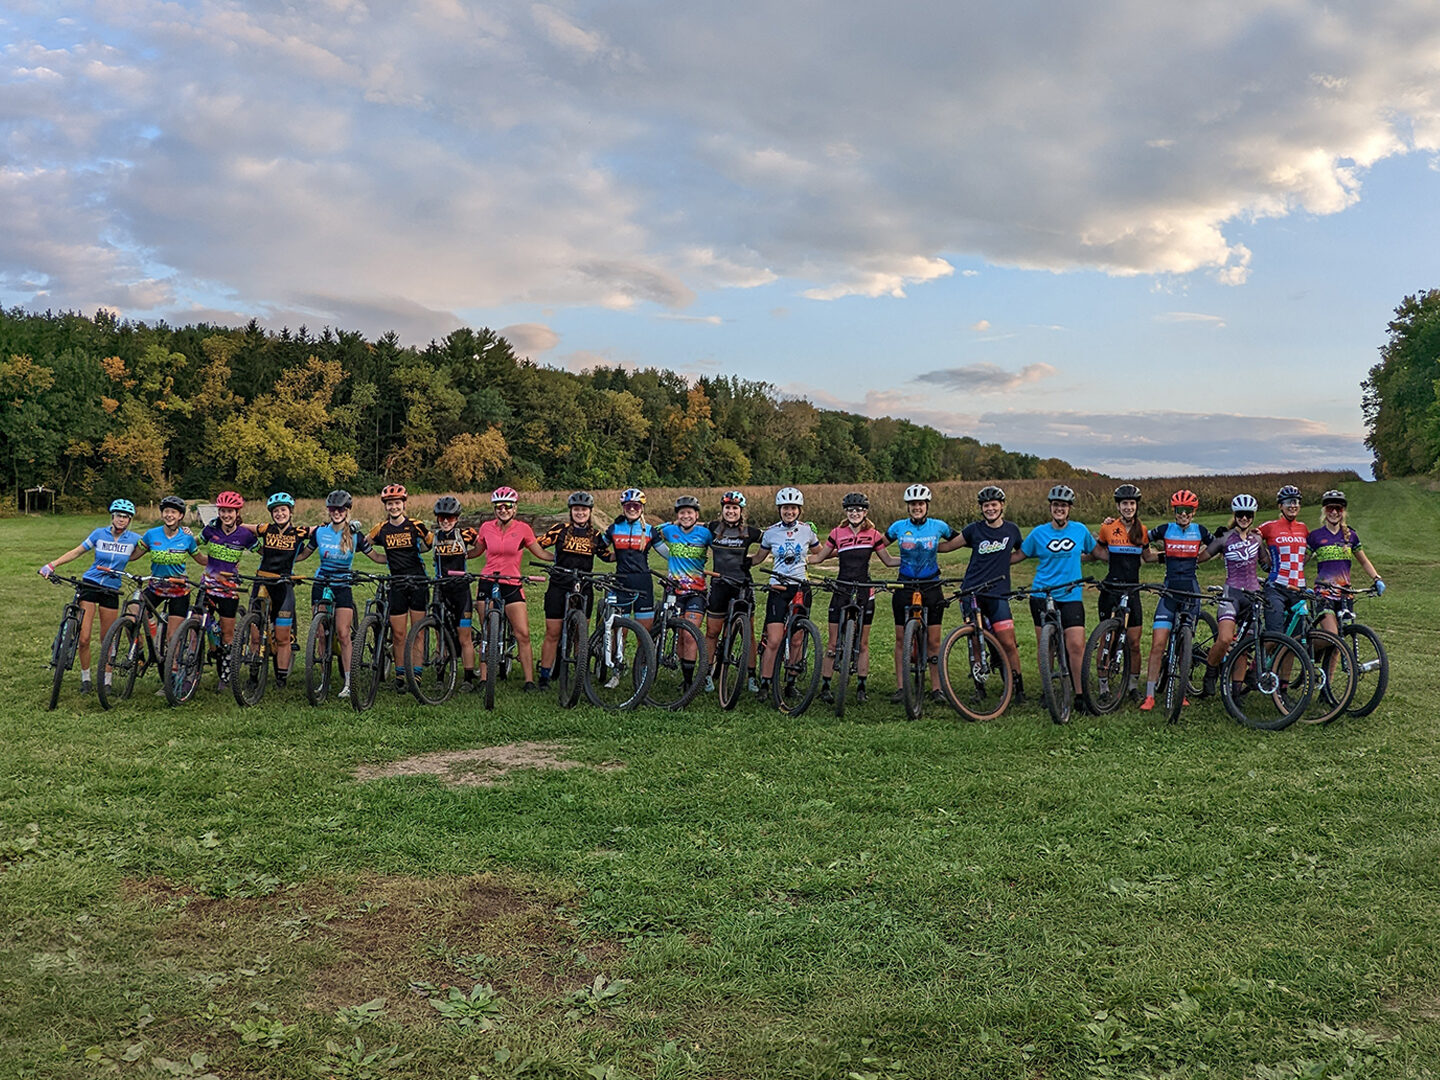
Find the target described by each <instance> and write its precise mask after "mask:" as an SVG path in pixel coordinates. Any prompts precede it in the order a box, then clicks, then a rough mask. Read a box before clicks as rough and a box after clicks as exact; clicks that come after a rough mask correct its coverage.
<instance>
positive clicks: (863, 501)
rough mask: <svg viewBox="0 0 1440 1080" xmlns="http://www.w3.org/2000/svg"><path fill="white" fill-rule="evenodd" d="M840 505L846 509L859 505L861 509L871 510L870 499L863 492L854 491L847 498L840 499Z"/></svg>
mask: <svg viewBox="0 0 1440 1080" xmlns="http://www.w3.org/2000/svg"><path fill="white" fill-rule="evenodd" d="M840 505H841V507H842V508H844V509H846V510H849V509H851V508H853V507H857V506H858V507H859V508H860V509H861V510H869V509H870V500H869V499H867V498H866V497H865V496H864V495H863V494H862V493H861V492H858V491H852V492H850V494H849V495H846V496H845V498H843V499H841V500H840Z"/></svg>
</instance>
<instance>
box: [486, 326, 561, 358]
mask: <svg viewBox="0 0 1440 1080" xmlns="http://www.w3.org/2000/svg"><path fill="white" fill-rule="evenodd" d="M499 333H500V336H501V337H503V338H504V339H505V340H506V341H508V342H510V345H511V347H512V348H514V350H515V351H516V352H518V353H520V354H521V355H522V356H534V355H535V354H536V353H542V352H549V351H550V350H551V349H553V348H555V346H556V345H559V344H560V335H559V334H557V333H556V332H555V331H554V330H552V329H550V327H548V326H544V325H542V324H540V323H515V324H514V325H513V326H507V327H505V328H504V329H502V330H501V331H500V332H499Z"/></svg>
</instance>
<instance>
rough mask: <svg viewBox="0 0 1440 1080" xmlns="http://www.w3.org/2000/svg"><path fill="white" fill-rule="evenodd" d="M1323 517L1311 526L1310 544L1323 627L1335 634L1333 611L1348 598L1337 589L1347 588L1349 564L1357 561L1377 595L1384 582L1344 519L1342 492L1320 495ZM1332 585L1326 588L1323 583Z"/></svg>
mask: <svg viewBox="0 0 1440 1080" xmlns="http://www.w3.org/2000/svg"><path fill="white" fill-rule="evenodd" d="M1320 505H1321V508H1322V513H1323V514H1324V520H1323V521H1322V523H1321V525H1320V527H1319V528H1318V529H1312V530H1311V531H1310V536H1309V540H1308V543H1309V547H1310V550H1311V551H1312V552H1313V553H1314V560H1313V561H1314V562H1315V564H1316V565H1315V591H1316V592H1318V593H1319V594H1320V595H1321V596H1322V597H1324V599H1322V600H1321V601H1320V604H1321V611H1322V614H1321V616H1320V626H1321V628H1322V629H1325V630H1328V631H1330V632H1331V633H1332V634H1334V633H1337V632H1338V631H1339V629H1340V622H1339V619H1338V617H1337V615H1336V612H1338V611H1341V610H1344V609H1346V608H1348V607H1349V605H1350V598H1349V597H1348V596H1346V595H1345V594H1344V593H1342V592H1340V591H1339V589H1341V588H1349V587H1350V564H1351V562H1352V561H1355V562H1359V564H1360V566H1361V567H1362V568H1363V569H1364V571H1365V572H1366V573H1367V574H1369V575H1370V580H1371V581H1373V582H1375V592H1376V594H1377V595H1380V594H1383V593H1384V592H1385V582H1383V581H1381V580H1380V573H1379V571H1377V570H1376V569H1375V564H1374V563H1372V562H1371V561H1370V557H1369V556H1368V555H1366V554H1365V552H1363V551H1361V550H1360V534H1359V533H1357V532H1356V531H1355V530H1354V529H1352V528H1351V527H1350V525H1349V524H1348V522H1347V520H1346V507H1347V506H1348V500H1347V499H1346V498H1345V493H1344V492H1343V491H1327V492H1325V494H1324V495H1322V496H1321V497H1320ZM1327 585H1328V586H1333V587H1334V588H1330V589H1327V588H1326V586H1327Z"/></svg>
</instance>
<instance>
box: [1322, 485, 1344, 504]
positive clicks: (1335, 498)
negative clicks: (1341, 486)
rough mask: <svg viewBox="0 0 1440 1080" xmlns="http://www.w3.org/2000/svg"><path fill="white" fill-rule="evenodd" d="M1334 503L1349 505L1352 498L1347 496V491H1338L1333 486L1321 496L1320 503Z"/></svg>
mask: <svg viewBox="0 0 1440 1080" xmlns="http://www.w3.org/2000/svg"><path fill="white" fill-rule="evenodd" d="M1333 503H1339V504H1340V505H1341V506H1349V505H1350V500H1349V499H1347V498H1345V492H1343V491H1336V490H1334V489H1333V488H1332V489H1331V490H1329V491H1327V492H1325V494H1324V495H1321V496H1320V505H1321V506H1330V505H1331V504H1333Z"/></svg>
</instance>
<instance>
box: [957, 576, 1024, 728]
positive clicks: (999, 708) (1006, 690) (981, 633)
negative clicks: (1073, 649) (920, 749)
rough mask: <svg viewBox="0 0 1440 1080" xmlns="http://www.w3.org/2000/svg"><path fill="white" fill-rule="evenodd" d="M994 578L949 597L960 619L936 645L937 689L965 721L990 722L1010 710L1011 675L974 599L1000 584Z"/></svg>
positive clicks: (1001, 581) (1012, 681)
mask: <svg viewBox="0 0 1440 1080" xmlns="http://www.w3.org/2000/svg"><path fill="white" fill-rule="evenodd" d="M1005 580H1006V579H1005V578H1004V577H1003V576H1001V577H994V578H991V579H990V580H989V581H987V582H985V583H984V584H981V585H972V586H971V587H970V588H968V589H961V590H959V591H958V592H956V593H955V594H954V595H953V596H952V597H950V598H949V601H948V602H949V603H956V602H957V601H958V602H959V604H960V612H961V615H962V617H963V618H964V620H965V621H964V622H962V623H961V624H960V625H959V626H957V627H956V628H955V629H954V630H951V631H950V633H949V634H947V635H946V637H945V640H944V641H943V642H942V643H941V645H940V688H941V690H943V691H944V693H945V696H946V697H947V698H948V699H949V701H950V704H951V705H953V706H955V708H956V709H958V710H959V711H960V715H961V716H963V717H965V719H967V720H994V719H995V718H996V717H998V716H1000V715H1001V714H1003V713H1004V712H1005V710H1006V709H1008V708H1009V707H1010V699H1011V698H1012V697H1013V696H1014V693H1015V681H1014V672H1013V671H1012V670H1011V668H1010V658H1009V657H1008V656H1007V655H1006V654H1005V649H1004V647H1002V646H1001V644H1000V639H999V638H997V637H996V636H995V635H994V634H993V633H991V632H990V628H989V627H988V626H987V625H986V620H985V619H984V618H983V617H982V616H981V614H980V605H979V603H978V602H977V597H979V596H980V595H981V594H982V593H984V592H985V591H986V590H987V589H992V588H994V587H995V586H996V585H1000V584H1003V583H1004V582H1005Z"/></svg>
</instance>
